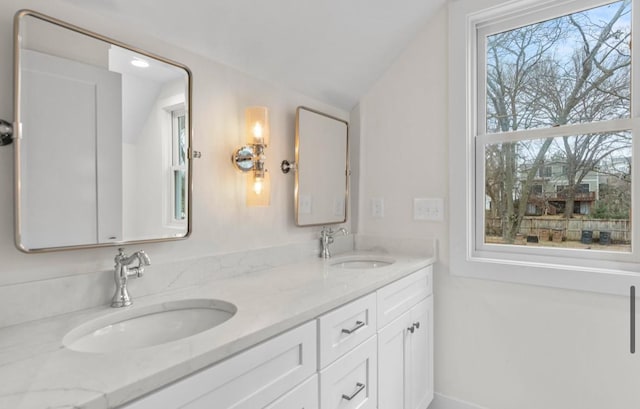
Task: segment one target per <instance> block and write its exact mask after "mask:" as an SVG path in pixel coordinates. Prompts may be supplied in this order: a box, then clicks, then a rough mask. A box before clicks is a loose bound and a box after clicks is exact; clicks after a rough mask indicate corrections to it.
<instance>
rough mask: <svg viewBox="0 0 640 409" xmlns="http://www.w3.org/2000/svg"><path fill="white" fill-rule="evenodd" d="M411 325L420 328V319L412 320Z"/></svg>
mask: <svg viewBox="0 0 640 409" xmlns="http://www.w3.org/2000/svg"><path fill="white" fill-rule="evenodd" d="M413 326H414V327H415V328H416V329H420V321H418V322H414V323H413Z"/></svg>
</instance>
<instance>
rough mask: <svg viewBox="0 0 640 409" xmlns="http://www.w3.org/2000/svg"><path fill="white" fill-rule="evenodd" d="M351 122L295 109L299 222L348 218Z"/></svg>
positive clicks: (313, 223) (323, 222)
mask: <svg viewBox="0 0 640 409" xmlns="http://www.w3.org/2000/svg"><path fill="white" fill-rule="evenodd" d="M348 129H349V123H348V122H346V121H343V120H342V119H339V118H335V117H333V116H330V115H327V114H324V113H322V112H318V111H315V110H313V109H310V108H306V107H298V109H297V110H296V159H295V161H296V169H297V171H296V188H295V189H296V190H295V201H296V207H295V213H296V225H298V226H317V225H327V224H338V223H344V222H346V221H347V201H348V197H349V191H348V186H349V185H348V180H349V136H348V134H349V132H348Z"/></svg>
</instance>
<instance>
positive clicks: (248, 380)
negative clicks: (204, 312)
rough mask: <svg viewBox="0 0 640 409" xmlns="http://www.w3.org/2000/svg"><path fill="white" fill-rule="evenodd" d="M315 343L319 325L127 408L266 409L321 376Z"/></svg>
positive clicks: (277, 339) (290, 333) (297, 330)
mask: <svg viewBox="0 0 640 409" xmlns="http://www.w3.org/2000/svg"><path fill="white" fill-rule="evenodd" d="M316 340H317V335H316V325H315V322H309V323H307V324H304V325H302V326H300V327H298V328H295V329H292V330H290V331H288V332H285V333H284V334H281V335H278V336H277V337H275V338H272V339H270V340H268V341H265V342H263V343H262V344H259V345H257V346H255V347H253V348H251V349H248V350H247V351H244V352H242V353H240V354H238V355H236V356H233V357H231V358H229V359H227V360H226V361H223V362H220V363H218V364H215V365H213V366H211V367H209V368H207V369H205V370H203V371H201V372H199V373H197V374H195V375H191V376H189V377H187V378H185V379H183V380H180V381H178V382H176V383H174V384H172V385H169V386H168V387H166V388H163V389H161V390H160V391H158V392H156V393H153V394H151V395H148V396H146V397H143V398H141V399H139V400H137V401H135V402H133V403H132V404H129V405H127V406H124V409H158V408H163V409H177V408H184V409H211V408H216V409H256V408H263V407H265V406H266V405H267V404H269V403H270V402H273V401H274V400H275V399H276V398H278V397H279V396H281V395H283V394H284V393H286V392H287V391H289V390H291V389H292V388H294V387H295V386H296V385H297V384H299V383H300V382H302V381H303V380H304V379H306V378H308V377H310V376H311V375H313V374H314V373H315V372H316V369H317V355H316Z"/></svg>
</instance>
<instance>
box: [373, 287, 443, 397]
mask: <svg viewBox="0 0 640 409" xmlns="http://www.w3.org/2000/svg"><path fill="white" fill-rule="evenodd" d="M411 321H412V323H411V326H412V327H413V328H414V331H413V332H412V333H409V336H408V337H407V338H408V350H409V352H408V355H407V358H408V359H407V361H406V363H407V369H408V375H407V403H406V405H405V408H406V409H426V408H427V406H429V403H431V401H432V400H433V297H428V298H427V299H425V300H422V301H421V302H419V303H418V304H417V305H416V306H415V307H413V308H412V309H411ZM381 409H382V408H381Z"/></svg>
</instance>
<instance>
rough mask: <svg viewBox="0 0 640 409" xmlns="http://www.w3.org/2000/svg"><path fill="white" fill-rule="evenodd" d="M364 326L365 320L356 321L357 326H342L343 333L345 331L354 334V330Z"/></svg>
mask: <svg viewBox="0 0 640 409" xmlns="http://www.w3.org/2000/svg"><path fill="white" fill-rule="evenodd" d="M362 327H364V322H362V321H356V326H355V327H353V328H351V329H344V328H342V333H344V334H353V333H354V332H356V331H357V330H359V329H360V328H362Z"/></svg>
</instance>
